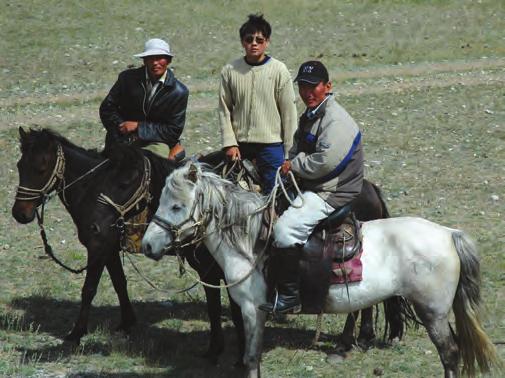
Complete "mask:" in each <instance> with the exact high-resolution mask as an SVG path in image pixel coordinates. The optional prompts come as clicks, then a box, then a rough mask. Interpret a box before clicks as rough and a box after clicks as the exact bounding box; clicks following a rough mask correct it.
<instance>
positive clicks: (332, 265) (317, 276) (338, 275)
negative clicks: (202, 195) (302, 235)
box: [263, 204, 362, 314]
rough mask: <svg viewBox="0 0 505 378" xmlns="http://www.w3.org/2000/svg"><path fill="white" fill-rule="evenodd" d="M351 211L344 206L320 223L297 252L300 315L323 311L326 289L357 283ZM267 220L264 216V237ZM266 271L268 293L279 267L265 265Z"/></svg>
mask: <svg viewBox="0 0 505 378" xmlns="http://www.w3.org/2000/svg"><path fill="white" fill-rule="evenodd" d="M351 208H352V204H348V205H346V206H344V207H342V208H340V209H337V210H336V211H335V212H334V213H332V214H331V215H330V216H329V217H328V218H326V219H324V220H323V221H321V223H320V224H319V225H318V226H317V227H316V228H315V229H314V232H313V233H312V235H311V236H310V237H309V239H308V241H307V243H306V244H305V245H304V246H303V247H302V248H301V259H300V298H301V301H302V311H303V312H304V313H307V314H310V313H312V314H319V313H321V312H322V311H323V310H324V306H325V303H326V296H327V295H328V290H329V287H330V285H334V284H349V283H351V282H357V281H361V278H362V275H361V273H362V265H361V260H360V257H361V252H362V237H361V232H360V231H361V224H360V223H359V222H358V221H357V220H356V218H355V216H354V214H353V213H352V212H351ZM269 217H270V214H269V213H268V212H265V213H264V227H263V228H264V232H263V234H265V235H266V231H267V226H268V222H267V220H269ZM267 269H268V274H267V277H268V278H267V280H268V282H269V285H268V286H269V288H270V289H272V288H273V285H272V280H273V277H274V276H275V275H276V274H277V271H278V269H283V267H281V266H275V263H274V264H270V263H269V264H268V267H267Z"/></svg>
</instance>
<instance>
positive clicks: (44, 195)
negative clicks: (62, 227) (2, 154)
mask: <svg viewBox="0 0 505 378" xmlns="http://www.w3.org/2000/svg"><path fill="white" fill-rule="evenodd" d="M108 161H109V159H105V160H104V161H102V162H100V163H99V164H97V165H96V166H94V167H93V168H91V169H90V170H89V171H87V172H85V173H84V174H82V175H81V176H79V177H77V178H76V179H75V180H73V181H72V182H71V183H70V184H68V185H65V153H64V152H63V147H62V146H61V144H60V143H58V144H57V147H56V162H55V164H54V168H53V171H52V173H51V175H50V176H49V179H48V180H47V183H46V184H45V185H44V186H43V187H42V188H41V189H33V188H29V187H26V186H21V185H19V186H18V188H17V191H16V197H15V199H16V201H34V200H38V199H40V200H41V203H40V205H39V206H38V207H37V208H36V209H35V215H36V216H37V223H38V225H39V229H40V237H41V239H42V242H43V243H44V251H45V253H46V254H47V255H48V256H49V257H51V259H53V261H54V262H56V263H57V264H58V265H60V266H61V267H62V268H64V269H66V270H68V271H69V272H72V273H75V274H78V273H82V272H83V271H85V270H87V269H88V268H89V267H90V266H91V265H92V263H88V264H87V265H86V266H84V267H83V268H80V269H73V268H70V267H68V266H67V265H65V264H64V263H63V262H62V261H61V260H59V259H58V258H57V257H56V256H55V255H54V253H53V248H52V247H51V246H50V245H49V243H48V241H47V235H46V230H45V228H44V210H45V205H46V203H47V202H49V200H50V199H51V198H52V197H53V196H55V195H58V194H60V193H63V194H62V197H63V198H62V200H63V202H64V203H65V205H67V206H68V203H67V199H66V198H65V190H66V189H68V188H69V187H71V186H72V185H74V184H75V183H77V182H78V181H80V180H82V179H83V178H84V177H86V176H89V175H90V174H92V173H94V172H95V171H96V170H97V169H98V168H100V167H101V166H102V165H104V164H106V163H107V162H108ZM53 191H55V192H54V193H53V194H51V193H52V192H53ZM39 207H40V213H39ZM93 263H94V262H93Z"/></svg>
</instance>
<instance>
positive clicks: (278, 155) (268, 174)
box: [238, 143, 284, 194]
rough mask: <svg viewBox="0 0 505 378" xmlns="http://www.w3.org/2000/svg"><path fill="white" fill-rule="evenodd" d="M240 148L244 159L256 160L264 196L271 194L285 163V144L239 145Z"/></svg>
mask: <svg viewBox="0 0 505 378" xmlns="http://www.w3.org/2000/svg"><path fill="white" fill-rule="evenodd" d="M238 148H239V150H240V155H241V156H242V158H243V159H249V160H252V159H256V167H257V168H258V171H259V174H260V176H261V180H262V181H263V182H262V183H261V184H262V185H261V186H262V188H263V194H269V193H270V192H271V191H272V189H273V188H274V185H275V173H276V172H277V168H279V167H280V166H281V165H282V163H284V144H283V143H269V144H266V143H239V145H238Z"/></svg>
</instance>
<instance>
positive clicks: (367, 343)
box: [358, 335, 375, 350]
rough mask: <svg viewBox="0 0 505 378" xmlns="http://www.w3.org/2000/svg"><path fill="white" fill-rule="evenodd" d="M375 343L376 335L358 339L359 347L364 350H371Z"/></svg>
mask: <svg viewBox="0 0 505 378" xmlns="http://www.w3.org/2000/svg"><path fill="white" fill-rule="evenodd" d="M374 341H375V335H373V336H367V337H358V346H359V347H360V348H362V349H365V350H367V349H370V348H371V347H372V346H373V344H374Z"/></svg>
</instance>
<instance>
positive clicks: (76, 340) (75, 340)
mask: <svg viewBox="0 0 505 378" xmlns="http://www.w3.org/2000/svg"><path fill="white" fill-rule="evenodd" d="M82 336H83V335H80V336H79V335H76V334H75V333H73V332H70V333H69V334H68V335H67V336H65V337H64V338H63V343H64V344H69V345H75V346H77V345H79V344H80V343H81V337H82Z"/></svg>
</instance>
